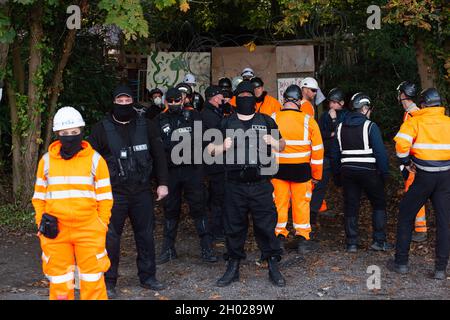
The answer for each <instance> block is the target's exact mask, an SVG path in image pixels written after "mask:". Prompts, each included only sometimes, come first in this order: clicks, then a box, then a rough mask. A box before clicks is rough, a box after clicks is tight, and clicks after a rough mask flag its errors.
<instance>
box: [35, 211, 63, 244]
mask: <svg viewBox="0 0 450 320" xmlns="http://www.w3.org/2000/svg"><path fill="white" fill-rule="evenodd" d="M39 232H40V233H41V234H42V235H43V236H44V237H46V238H49V239H55V238H56V237H57V236H58V233H59V230H58V219H57V218H56V217H54V216H52V215H49V214H47V213H44V214H43V215H42V220H41V224H40V225H39Z"/></svg>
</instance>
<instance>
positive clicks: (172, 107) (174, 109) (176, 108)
mask: <svg viewBox="0 0 450 320" xmlns="http://www.w3.org/2000/svg"><path fill="white" fill-rule="evenodd" d="M182 110H183V104H182V103H178V104H169V112H171V113H181V111H182Z"/></svg>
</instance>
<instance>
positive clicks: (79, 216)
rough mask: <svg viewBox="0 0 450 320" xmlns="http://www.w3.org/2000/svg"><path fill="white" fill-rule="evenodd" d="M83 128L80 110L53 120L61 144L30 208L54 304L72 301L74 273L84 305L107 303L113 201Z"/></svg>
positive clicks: (52, 150) (46, 159) (40, 175)
mask: <svg viewBox="0 0 450 320" xmlns="http://www.w3.org/2000/svg"><path fill="white" fill-rule="evenodd" d="M84 126H85V123H84V121H83V118H82V116H81V114H80V113H79V112H78V111H77V110H75V109H74V108H72V107H63V108H61V109H59V110H58V112H57V113H56V115H55V117H54V120H53V131H54V132H56V134H57V136H58V140H56V141H55V142H53V143H52V144H51V145H50V146H49V148H48V152H47V153H46V154H45V155H44V156H43V157H42V159H41V160H40V161H39V165H38V170H37V179H36V185H35V192H34V195H33V199H32V203H33V206H34V209H35V211H36V223H37V225H38V227H39V232H38V237H39V239H40V242H41V248H42V268H43V271H44V274H45V275H46V277H47V278H48V279H49V282H50V299H51V300H73V299H74V280H75V279H74V278H75V271H76V270H75V268H77V271H78V274H79V279H80V298H81V299H82V300H98V299H105V300H106V299H107V295H106V286H105V281H104V277H103V273H104V272H106V271H107V270H108V269H109V266H110V261H109V258H108V255H107V252H106V249H105V242H106V232H107V229H108V227H107V226H108V223H109V219H110V216H111V208H112V204H113V198H112V193H111V185H110V181H109V172H108V167H107V165H106V162H105V160H104V159H103V158H102V157H101V156H100V154H99V153H97V152H96V151H94V149H92V147H91V146H90V144H89V143H88V142H86V141H84V140H82V130H81V128H82V127H84ZM75 264H76V266H75Z"/></svg>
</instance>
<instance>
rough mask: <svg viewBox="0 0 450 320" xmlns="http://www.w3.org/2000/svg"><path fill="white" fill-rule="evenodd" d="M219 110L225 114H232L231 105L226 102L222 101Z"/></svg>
mask: <svg viewBox="0 0 450 320" xmlns="http://www.w3.org/2000/svg"><path fill="white" fill-rule="evenodd" d="M219 110H220V111H221V112H222V113H224V114H229V113H231V104H229V103H228V102H225V100H222V101H221V103H220V104H219Z"/></svg>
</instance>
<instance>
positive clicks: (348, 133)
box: [337, 120, 376, 169]
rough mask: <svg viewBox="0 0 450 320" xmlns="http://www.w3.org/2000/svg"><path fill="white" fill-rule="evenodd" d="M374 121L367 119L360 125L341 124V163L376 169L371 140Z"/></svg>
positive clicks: (339, 130)
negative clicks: (370, 133) (370, 134)
mask: <svg viewBox="0 0 450 320" xmlns="http://www.w3.org/2000/svg"><path fill="white" fill-rule="evenodd" d="M371 126H372V122H371V121H370V120H366V121H365V122H364V123H363V124H362V125H360V126H346V125H345V124H343V123H341V124H339V126H338V128H337V139H338V142H339V148H340V152H341V165H342V166H345V167H351V166H357V167H365V168H368V169H376V159H375V157H374V154H373V150H372V147H371V145H370V141H369V132H370V127H371Z"/></svg>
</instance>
